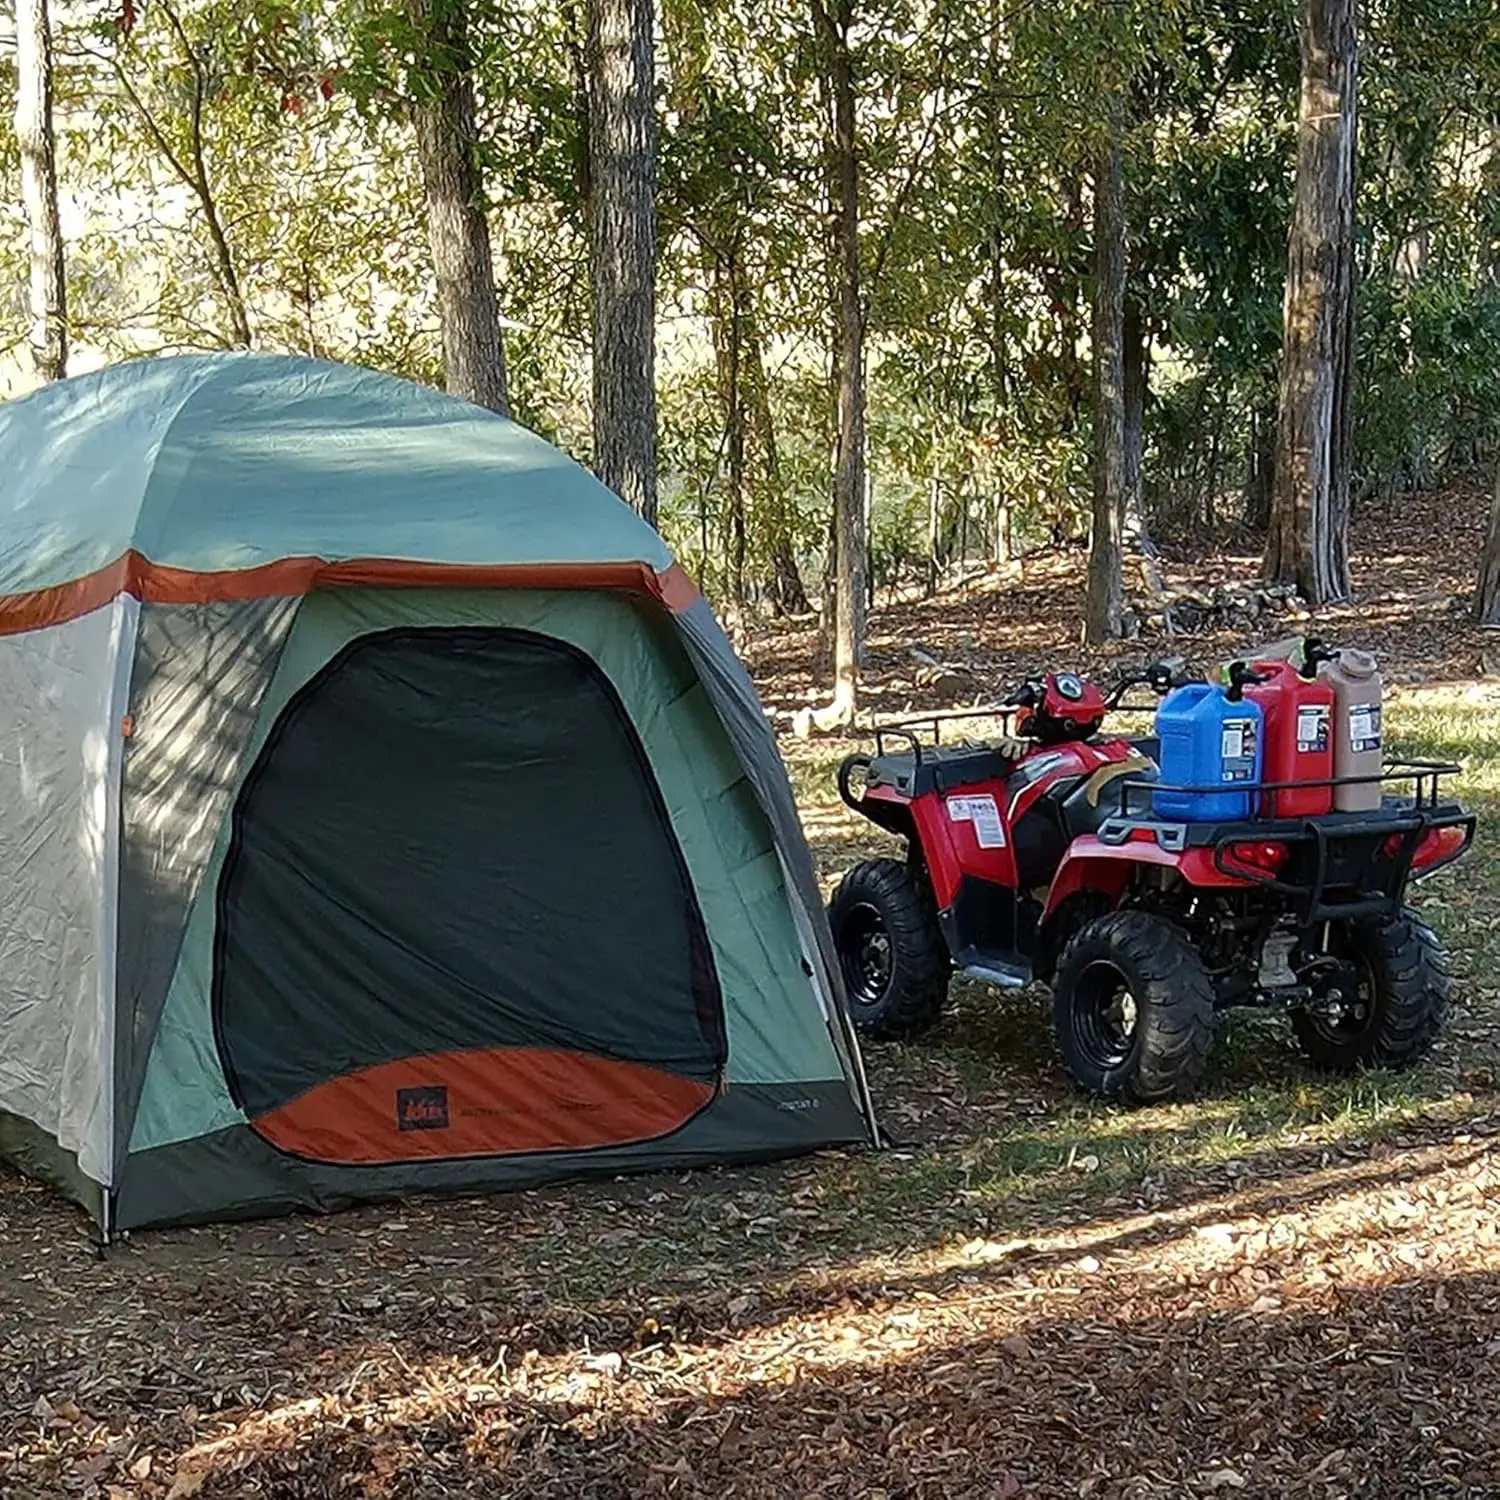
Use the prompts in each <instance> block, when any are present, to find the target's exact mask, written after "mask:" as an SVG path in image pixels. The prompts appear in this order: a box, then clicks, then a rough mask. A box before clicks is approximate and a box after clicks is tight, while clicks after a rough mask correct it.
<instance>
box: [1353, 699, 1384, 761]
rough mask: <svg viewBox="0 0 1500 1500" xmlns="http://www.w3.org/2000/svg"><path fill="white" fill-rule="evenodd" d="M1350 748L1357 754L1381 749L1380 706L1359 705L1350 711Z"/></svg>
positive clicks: (1372, 704)
mask: <svg viewBox="0 0 1500 1500" xmlns="http://www.w3.org/2000/svg"><path fill="white" fill-rule="evenodd" d="M1349 748H1350V749H1351V750H1352V751H1353V752H1354V753H1355V754H1356V755H1360V754H1363V753H1364V751H1366V750H1378V749H1380V705H1379V704H1378V703H1357V704H1355V706H1354V707H1353V708H1351V709H1350V710H1349Z"/></svg>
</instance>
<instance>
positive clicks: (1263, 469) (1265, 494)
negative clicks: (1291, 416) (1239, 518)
mask: <svg viewBox="0 0 1500 1500" xmlns="http://www.w3.org/2000/svg"><path fill="white" fill-rule="evenodd" d="M1275 472H1276V395H1275V392H1274V390H1273V391H1270V392H1269V399H1267V400H1264V401H1257V403H1256V404H1255V406H1254V407H1253V408H1252V409H1251V412H1250V470H1249V473H1248V475H1247V476H1246V480H1245V522H1246V524H1247V525H1249V526H1253V527H1254V528H1255V529H1256V530H1257V531H1264V530H1265V529H1266V527H1268V526H1269V525H1270V524H1271V493H1272V487H1273V480H1274V476H1275Z"/></svg>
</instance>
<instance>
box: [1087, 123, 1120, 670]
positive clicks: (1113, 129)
mask: <svg viewBox="0 0 1500 1500" xmlns="http://www.w3.org/2000/svg"><path fill="white" fill-rule="evenodd" d="M1093 333H1094V338H1093V342H1094V509H1093V526H1092V530H1091V533H1090V537H1089V569H1088V593H1087V598H1086V600H1085V603H1084V639H1085V640H1087V641H1090V642H1094V643H1097V642H1099V641H1108V640H1114V639H1115V638H1117V637H1118V636H1119V635H1120V634H1121V628H1122V625H1121V622H1122V616H1123V614H1124V585H1123V580H1122V578H1121V563H1120V553H1121V545H1120V542H1121V532H1122V530H1123V528H1124V522H1125V515H1126V508H1127V499H1128V489H1129V484H1130V474H1129V472H1128V471H1129V464H1128V461H1127V458H1126V451H1125V163H1124V151H1123V148H1122V145H1121V141H1120V126H1119V111H1118V106H1116V108H1115V110H1114V112H1113V117H1112V119H1111V124H1110V131H1109V138H1108V140H1107V141H1106V142H1105V144H1104V145H1103V147H1102V148H1101V150H1100V156H1099V163H1098V166H1097V167H1096V169H1095V172H1094V328H1093Z"/></svg>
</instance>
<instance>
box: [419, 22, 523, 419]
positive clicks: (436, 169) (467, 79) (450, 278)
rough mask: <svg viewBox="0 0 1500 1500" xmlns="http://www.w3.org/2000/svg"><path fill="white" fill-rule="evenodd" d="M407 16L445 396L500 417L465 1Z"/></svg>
mask: <svg viewBox="0 0 1500 1500" xmlns="http://www.w3.org/2000/svg"><path fill="white" fill-rule="evenodd" d="M406 14H407V20H408V21H409V23H410V25H411V29H412V34H413V41H414V43H415V49H416V53H417V56H418V57H419V58H420V59H421V60H422V65H421V67H420V69H419V70H418V71H416V72H415V73H414V76H413V81H412V88H413V92H414V94H415V98H414V99H413V100H412V118H413V123H414V124H415V126H416V135H417V159H418V161H419V162H420V163H421V167H422V188H423V193H424V196H425V198H426V205H427V240H428V245H429V247H430V249H431V253H432V269H433V273H434V275H435V277H436V280H437V292H438V317H439V319H440V321H441V324H442V332H443V372H444V383H445V385H446V386H447V389H448V391H449V393H450V394H451V395H454V396H460V397H462V398H463V399H464V400H465V401H472V402H474V403H475V405H477V406H484V407H488V408H489V409H490V410H491V411H497V412H500V413H501V414H502V415H505V414H508V413H509V411H510V393H509V389H508V387H507V384H506V377H505V345H504V342H503V341H502V339H501V336H500V299H499V296H498V294H497V292H496V290H495V260H494V255H493V253H492V251H491V248H490V226H489V220H488V218H487V217H486V214H485V200H484V177H483V174H482V172H481V171H480V165H479V156H478V148H479V139H478V127H477V125H476V118H475V104H474V58H473V50H472V47H471V45H470V40H469V18H468V13H467V10H466V8H465V0H406Z"/></svg>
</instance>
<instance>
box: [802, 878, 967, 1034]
mask: <svg viewBox="0 0 1500 1500" xmlns="http://www.w3.org/2000/svg"><path fill="white" fill-rule="evenodd" d="M828 921H829V925H830V926H831V927H832V928H833V942H834V946H835V948H837V950H838V955H839V966H840V968H841V969H842V970H843V974H844V987H845V988H846V989H847V990H848V992H849V1014H850V1018H851V1019H852V1020H853V1022H854V1025H855V1029H856V1030H858V1031H859V1032H861V1033H862V1034H863V1035H865V1036H868V1037H874V1038H875V1039H877V1040H879V1041H895V1040H899V1039H900V1038H902V1037H910V1036H915V1035H917V1033H918V1032H922V1031H926V1030H927V1029H928V1027H930V1026H931V1025H932V1024H933V1023H934V1022H935V1021H936V1020H937V1018H938V1016H939V1015H941V1014H942V1009H943V1005H944V1002H945V1001H946V1000H947V998H948V979H949V976H950V974H951V972H952V964H951V963H950V962H949V959H948V950H947V947H946V946H945V945H944V943H943V935H942V932H941V931H940V930H939V928H938V923H937V912H936V911H935V910H934V908H933V904H932V898H931V896H930V895H929V894H928V892H927V890H926V888H925V887H924V886H923V885H922V884H921V882H920V881H919V880H918V878H917V876H916V875H915V874H914V873H913V872H912V871H911V870H910V869H909V868H908V867H907V866H906V865H904V864H902V863H901V862H900V861H899V860H894V859H869V860H866V861H865V862H864V863H863V864H859V865H855V867H854V868H853V869H852V870H850V871H849V873H848V874H847V875H845V876H844V878H843V880H842V881H841V882H840V883H839V888H838V890H836V891H835V892H834V893H833V900H832V901H831V902H829V905H828Z"/></svg>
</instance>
